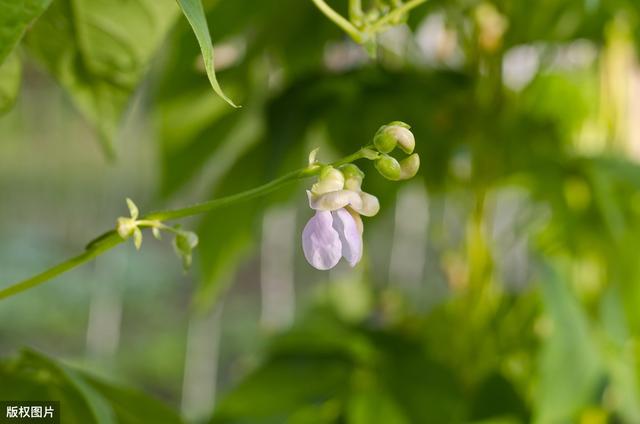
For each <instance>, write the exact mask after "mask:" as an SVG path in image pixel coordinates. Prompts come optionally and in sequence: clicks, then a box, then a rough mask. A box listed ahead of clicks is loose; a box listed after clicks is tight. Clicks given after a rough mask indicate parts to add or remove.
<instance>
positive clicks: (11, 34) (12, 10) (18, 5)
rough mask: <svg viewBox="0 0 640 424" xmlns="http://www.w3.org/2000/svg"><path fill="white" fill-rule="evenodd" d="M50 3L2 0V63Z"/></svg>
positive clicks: (39, 0)
mask: <svg viewBox="0 0 640 424" xmlns="http://www.w3.org/2000/svg"><path fill="white" fill-rule="evenodd" d="M49 3H51V0H0V65H2V63H3V62H4V60H5V59H6V58H7V56H9V53H11V51H12V50H13V49H14V48H15V46H16V45H17V44H18V42H19V41H20V39H21V38H22V36H23V35H24V33H25V31H26V30H27V27H28V26H29V25H30V24H31V23H32V22H33V21H34V20H35V19H37V18H38V16H40V15H41V14H42V12H44V11H45V9H46V8H47V7H48V6H49ZM1 80H2V79H1V78H0V81H1Z"/></svg>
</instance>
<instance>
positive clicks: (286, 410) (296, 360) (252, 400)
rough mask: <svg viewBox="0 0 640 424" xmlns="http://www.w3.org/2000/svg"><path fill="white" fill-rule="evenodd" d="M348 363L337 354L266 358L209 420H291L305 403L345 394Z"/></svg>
mask: <svg viewBox="0 0 640 424" xmlns="http://www.w3.org/2000/svg"><path fill="white" fill-rule="evenodd" d="M351 367H352V364H351V363H350V362H348V361H346V360H345V359H344V358H343V357H340V356H312V355H306V356H302V355H300V356H293V355H291V356H286V357H276V358H272V359H269V360H268V361H267V362H266V363H265V364H263V365H262V366H261V367H259V368H258V369H257V370H255V371H254V372H252V373H251V374H249V375H248V376H247V377H246V378H245V379H244V380H243V381H242V382H241V383H240V384H239V385H238V386H237V387H236V388H235V389H234V390H233V391H232V392H231V393H229V394H228V395H227V396H226V397H225V398H224V399H223V400H222V401H221V402H220V404H219V405H218V407H217V408H216V411H215V415H214V417H213V420H212V421H211V423H241V422H243V423H244V422H251V423H273V422H290V420H288V418H290V417H291V416H292V415H293V414H294V413H296V411H298V410H299V409H300V408H302V407H304V406H309V405H321V404H323V403H325V402H327V401H330V400H331V399H334V398H336V397H342V396H344V395H345V392H346V390H347V388H348V382H349V375H350V372H351ZM315 422H322V421H320V420H317V421H315Z"/></svg>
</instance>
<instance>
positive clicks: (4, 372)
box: [0, 350, 182, 424]
mask: <svg viewBox="0 0 640 424" xmlns="http://www.w3.org/2000/svg"><path fill="white" fill-rule="evenodd" d="M0 381H1V382H2V384H0V399H6V400H18V401H21V400H22V401H29V400H31V401H33V400H56V401H60V405H61V408H60V411H61V414H62V416H61V422H63V423H65V424H67V423H68V424H93V423H96V424H109V423H121V424H138V423H142V422H156V423H180V422H182V421H181V419H180V417H179V416H178V415H177V414H176V413H175V412H174V411H173V410H171V409H170V408H168V407H167V406H165V405H163V404H162V403H161V402H159V401H157V400H155V399H152V398H150V397H148V396H146V395H144V394H142V393H140V392H137V391H135V390H132V389H128V388H123V387H118V386H115V385H112V384H109V383H107V382H105V381H102V380H100V379H98V378H96V377H93V376H90V375H88V374H86V373H85V372H83V371H80V370H77V369H75V368H72V367H69V366H67V365H65V364H62V363H60V362H57V361H55V360H53V359H51V358H48V357H46V356H44V355H42V354H40V353H37V352H34V351H31V350H25V351H23V352H22V354H21V355H20V356H19V357H18V358H15V359H9V360H3V361H1V362H0Z"/></svg>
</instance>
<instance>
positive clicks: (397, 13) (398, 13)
mask: <svg viewBox="0 0 640 424" xmlns="http://www.w3.org/2000/svg"><path fill="white" fill-rule="evenodd" d="M426 2H427V0H411V1H408V2H406V3H405V4H403V5H402V6H400V7H398V8H396V9H393V10H392V11H391V12H389V13H387V14H386V15H384V16H383V17H381V18H380V19H378V20H377V21H376V22H375V23H374V24H373V25H372V26H371V30H372V31H378V30H379V29H380V28H382V27H384V26H385V25H388V24H389V23H392V22H393V21H395V20H396V19H399V18H400V17H402V16H403V15H404V14H406V13H407V12H409V11H410V10H411V9H415V8H416V7H418V6H420V5H421V4H423V3H426Z"/></svg>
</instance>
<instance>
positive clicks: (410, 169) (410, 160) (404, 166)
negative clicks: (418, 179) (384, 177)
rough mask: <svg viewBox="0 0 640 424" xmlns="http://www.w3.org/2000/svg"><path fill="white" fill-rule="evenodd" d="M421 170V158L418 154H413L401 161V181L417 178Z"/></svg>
mask: <svg viewBox="0 0 640 424" xmlns="http://www.w3.org/2000/svg"><path fill="white" fill-rule="evenodd" d="M418 169H420V156H418V154H417V153H414V154H412V155H411V156H409V157H406V158H404V159H402V160H401V161H400V179H401V180H408V179H410V178H413V177H415V175H416V174H417V173H418Z"/></svg>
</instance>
